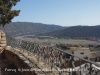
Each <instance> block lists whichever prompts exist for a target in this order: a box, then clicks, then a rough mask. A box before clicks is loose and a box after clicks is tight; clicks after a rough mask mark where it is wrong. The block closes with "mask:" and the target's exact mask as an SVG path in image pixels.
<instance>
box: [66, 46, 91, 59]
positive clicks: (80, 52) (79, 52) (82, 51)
mask: <svg viewBox="0 0 100 75" xmlns="http://www.w3.org/2000/svg"><path fill="white" fill-rule="evenodd" d="M66 51H67V52H69V53H72V54H74V55H75V56H78V57H81V58H87V59H90V50H89V48H77V47H71V48H70V50H66ZM74 60H79V58H76V57H74Z"/></svg>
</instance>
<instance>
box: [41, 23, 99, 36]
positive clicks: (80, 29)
mask: <svg viewBox="0 0 100 75" xmlns="http://www.w3.org/2000/svg"><path fill="white" fill-rule="evenodd" d="M39 35H42V36H43V35H45V36H53V37H58V38H91V37H92V38H100V25H97V26H72V27H67V28H65V29H63V30H57V31H53V32H49V33H44V34H39Z"/></svg>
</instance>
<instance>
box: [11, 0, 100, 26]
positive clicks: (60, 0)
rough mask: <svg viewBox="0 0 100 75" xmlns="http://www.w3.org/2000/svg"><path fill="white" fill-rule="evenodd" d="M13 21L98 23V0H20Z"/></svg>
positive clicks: (75, 23)
mask: <svg viewBox="0 0 100 75" xmlns="http://www.w3.org/2000/svg"><path fill="white" fill-rule="evenodd" d="M13 9H19V10H21V12H20V15H19V16H18V17H15V18H14V19H13V20H12V21H13V22H17V21H20V22H36V23H45V24H56V25H62V26H74V25H99V24H100V0H21V1H20V2H18V4H17V5H16V6H15V7H14V8H13Z"/></svg>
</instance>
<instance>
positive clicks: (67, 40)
mask: <svg viewBox="0 0 100 75" xmlns="http://www.w3.org/2000/svg"><path fill="white" fill-rule="evenodd" d="M46 40H48V41H51V42H86V41H87V40H82V39H46Z"/></svg>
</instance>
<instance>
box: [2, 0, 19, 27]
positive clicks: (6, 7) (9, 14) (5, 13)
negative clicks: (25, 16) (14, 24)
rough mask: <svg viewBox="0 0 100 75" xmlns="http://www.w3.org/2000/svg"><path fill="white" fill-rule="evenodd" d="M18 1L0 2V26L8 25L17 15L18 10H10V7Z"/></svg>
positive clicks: (7, 0)
mask: <svg viewBox="0 0 100 75" xmlns="http://www.w3.org/2000/svg"><path fill="white" fill-rule="evenodd" d="M19 1H20V0H0V26H1V25H2V26H4V25H6V24H9V23H10V22H11V20H12V19H13V18H14V17H15V16H18V15H19V12H20V10H12V7H13V6H15V5H16V4H17V2H19Z"/></svg>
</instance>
